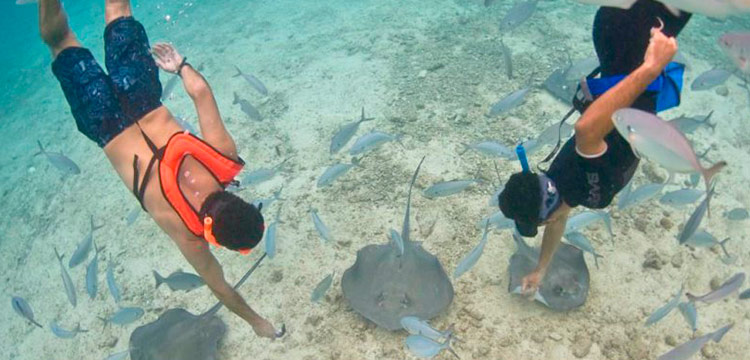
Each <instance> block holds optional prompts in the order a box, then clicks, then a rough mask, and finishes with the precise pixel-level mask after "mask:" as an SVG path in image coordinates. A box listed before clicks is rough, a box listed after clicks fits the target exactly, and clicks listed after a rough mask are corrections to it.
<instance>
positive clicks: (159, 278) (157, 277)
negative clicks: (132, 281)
mask: <svg viewBox="0 0 750 360" xmlns="http://www.w3.org/2000/svg"><path fill="white" fill-rule="evenodd" d="M153 272H154V280H156V287H155V288H156V289H158V288H159V285H161V284H163V283H164V281H165V280H166V279H165V278H164V277H163V276H161V275H159V273H158V272H156V270H154V271H153Z"/></svg>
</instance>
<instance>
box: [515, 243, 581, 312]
mask: <svg viewBox="0 0 750 360" xmlns="http://www.w3.org/2000/svg"><path fill="white" fill-rule="evenodd" d="M513 239H514V240H515V242H516V247H517V248H516V252H515V253H514V254H513V256H511V257H510V264H509V265H508V273H509V274H510V284H509V285H508V292H511V293H520V292H521V280H522V279H523V277H524V276H526V275H527V274H529V273H530V272H532V271H533V270H534V269H535V268H536V266H537V264H538V263H539V249H538V248H532V247H530V246H529V245H528V244H526V241H524V240H523V238H522V237H521V235H519V234H517V233H515V232H514V233H513ZM588 295H589V268H588V266H586V261H585V260H584V258H583V252H582V251H581V250H579V249H578V248H576V247H574V246H571V245H568V244H560V247H559V248H558V249H557V252H556V253H555V257H554V258H552V262H551V263H550V265H549V268H548V269H547V275H546V276H545V277H544V280H542V284H541V285H540V286H539V291H537V294H536V297H535V300H537V301H539V302H541V303H542V304H544V305H546V306H547V307H549V308H550V309H553V310H560V311H565V310H571V309H575V308H577V307H579V306H581V305H583V303H585V302H586V298H587V297H588Z"/></svg>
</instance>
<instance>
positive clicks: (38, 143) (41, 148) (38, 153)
mask: <svg viewBox="0 0 750 360" xmlns="http://www.w3.org/2000/svg"><path fill="white" fill-rule="evenodd" d="M36 143H37V145H39V151H38V152H37V153H35V154H34V156H37V155H41V154H44V146H42V142H41V141H39V140H37V141H36Z"/></svg>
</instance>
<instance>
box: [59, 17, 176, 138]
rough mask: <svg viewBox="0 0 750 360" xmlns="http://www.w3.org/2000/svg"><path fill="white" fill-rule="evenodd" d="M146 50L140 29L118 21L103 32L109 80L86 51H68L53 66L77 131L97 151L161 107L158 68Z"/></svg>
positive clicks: (129, 20) (127, 19)
mask: <svg viewBox="0 0 750 360" xmlns="http://www.w3.org/2000/svg"><path fill="white" fill-rule="evenodd" d="M149 49H150V46H149V43H148V36H146V30H145V29H144V28H143V25H141V23H139V22H138V21H136V20H135V19H133V17H121V18H118V19H116V20H114V21H112V22H111V23H109V25H107V27H106V29H105V30H104V53H105V65H106V67H107V71H108V72H109V74H107V73H105V72H104V70H102V68H101V66H99V64H98V63H97V62H96V60H95V59H94V56H93V55H91V52H90V51H89V50H88V49H85V48H79V47H73V48H67V49H65V50H63V51H62V52H60V53H59V54H58V55H57V58H55V61H53V62H52V73H54V74H55V77H57V80H58V81H59V82H60V86H61V87H62V90H63V93H65V98H66V99H67V101H68V105H70V111H71V113H72V114H73V118H75V120H76V125H77V127H78V131H80V132H81V133H83V134H84V135H86V137H88V138H89V139H91V140H92V141H94V142H96V143H97V144H98V145H99V146H100V147H104V146H105V145H107V143H108V142H109V141H110V140H112V139H114V138H115V137H116V136H117V135H118V134H120V133H121V132H122V131H123V130H125V129H126V128H127V127H128V126H130V125H132V124H133V123H135V122H136V121H137V120H139V119H140V118H142V117H143V116H144V115H146V114H148V113H149V112H151V111H152V110H154V109H156V108H158V107H159V106H161V100H160V99H161V92H162V88H161V83H160V82H159V68H158V67H157V66H156V63H155V62H154V59H153V58H152V57H151V53H150V52H149Z"/></svg>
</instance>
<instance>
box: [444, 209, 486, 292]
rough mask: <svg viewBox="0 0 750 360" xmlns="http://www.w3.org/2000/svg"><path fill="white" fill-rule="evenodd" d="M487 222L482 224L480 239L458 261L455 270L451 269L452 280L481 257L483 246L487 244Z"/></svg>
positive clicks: (469, 268)
mask: <svg viewBox="0 0 750 360" xmlns="http://www.w3.org/2000/svg"><path fill="white" fill-rule="evenodd" d="M489 226H490V224H489V222H488V223H487V224H486V225H485V226H484V233H483V234H482V240H480V241H479V244H477V246H475V247H474V249H472V250H471V252H470V253H469V254H468V255H466V257H464V258H463V260H461V262H459V263H458V266H456V270H454V271H453V280H455V279H458V277H459V276H461V275H463V274H464V273H465V272H467V271H469V270H471V268H473V267H474V265H475V264H476V263H477V261H479V258H480V257H482V253H483V252H484V246H485V245H487V234H488V233H489V232H488V229H489Z"/></svg>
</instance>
